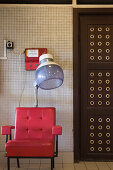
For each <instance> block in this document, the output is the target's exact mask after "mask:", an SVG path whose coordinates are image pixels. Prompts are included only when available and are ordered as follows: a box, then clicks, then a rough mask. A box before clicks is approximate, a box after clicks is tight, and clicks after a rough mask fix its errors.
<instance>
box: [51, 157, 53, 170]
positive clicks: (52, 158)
mask: <svg viewBox="0 0 113 170" xmlns="http://www.w3.org/2000/svg"><path fill="white" fill-rule="evenodd" d="M53 166H54V157H52V158H51V170H53Z"/></svg>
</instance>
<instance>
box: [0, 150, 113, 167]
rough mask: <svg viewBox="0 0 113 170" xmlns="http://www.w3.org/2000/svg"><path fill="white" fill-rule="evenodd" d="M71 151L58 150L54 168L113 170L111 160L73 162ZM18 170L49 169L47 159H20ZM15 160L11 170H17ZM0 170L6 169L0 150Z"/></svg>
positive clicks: (12, 161) (12, 162) (5, 161)
mask: <svg viewBox="0 0 113 170" xmlns="http://www.w3.org/2000/svg"><path fill="white" fill-rule="evenodd" d="M72 157H73V154H72V152H63V153H62V152H60V153H59V157H58V158H55V168H54V170H113V162H79V163H73V159H72ZM20 166H21V167H20V168H19V170H50V161H49V160H47V159H40V160H39V159H20ZM17 169H18V168H17V165H16V160H15V159H12V160H11V170H17ZM0 170H7V159H6V158H4V153H3V152H0Z"/></svg>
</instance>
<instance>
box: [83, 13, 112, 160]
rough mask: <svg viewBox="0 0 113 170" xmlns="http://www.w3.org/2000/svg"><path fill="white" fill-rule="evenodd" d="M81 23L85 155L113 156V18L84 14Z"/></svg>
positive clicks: (95, 157)
mask: <svg viewBox="0 0 113 170" xmlns="http://www.w3.org/2000/svg"><path fill="white" fill-rule="evenodd" d="M80 23H81V25H80V28H81V30H80V32H81V156H82V159H86V160H87V159H98V160H106V159H113V17H112V16H107V15H106V16H104V15H103V16H102V15H101V16H94V15H93V16H83V17H81V19H80ZM84 127H85V128H84Z"/></svg>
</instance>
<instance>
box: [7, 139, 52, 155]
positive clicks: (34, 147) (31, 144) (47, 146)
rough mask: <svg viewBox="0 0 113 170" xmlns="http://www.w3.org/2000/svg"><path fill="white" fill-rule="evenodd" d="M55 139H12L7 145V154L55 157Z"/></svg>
mask: <svg viewBox="0 0 113 170" xmlns="http://www.w3.org/2000/svg"><path fill="white" fill-rule="evenodd" d="M53 155H54V140H46V141H44V140H10V141H8V142H7V143H6V145H5V156H10V157H11V156H12V157H53Z"/></svg>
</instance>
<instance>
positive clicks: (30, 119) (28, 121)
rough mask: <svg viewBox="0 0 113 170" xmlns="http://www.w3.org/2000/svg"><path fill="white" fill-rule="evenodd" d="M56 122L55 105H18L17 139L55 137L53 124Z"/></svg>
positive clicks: (16, 120) (15, 136)
mask: <svg viewBox="0 0 113 170" xmlns="http://www.w3.org/2000/svg"><path fill="white" fill-rule="evenodd" d="M55 123H56V110H55V108H53V107H46V108H44V107H43V108H42V107H18V108H16V117H15V135H14V139H15V140H25V139H26V140H27V139H28V140H29V139H30V140H31V139H33V140H37V139H44V140H45V139H54V135H52V126H54V125H55Z"/></svg>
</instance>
